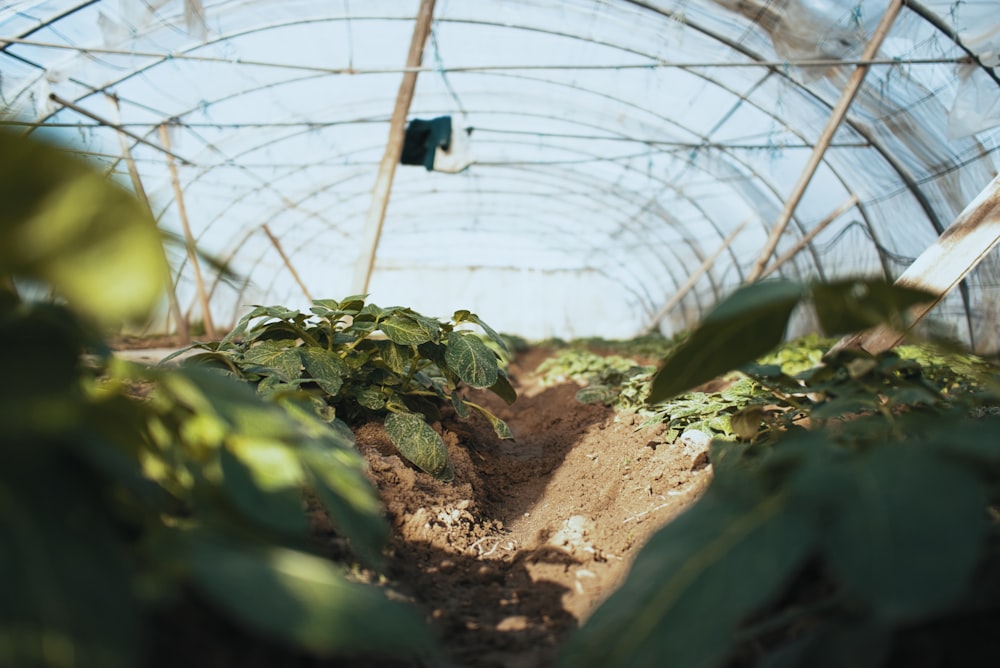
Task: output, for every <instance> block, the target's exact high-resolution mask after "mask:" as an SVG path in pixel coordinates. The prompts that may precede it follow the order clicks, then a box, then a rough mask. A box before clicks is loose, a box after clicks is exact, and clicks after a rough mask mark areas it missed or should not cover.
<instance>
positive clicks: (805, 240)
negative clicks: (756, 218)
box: [759, 194, 859, 278]
mask: <svg viewBox="0 0 1000 668" xmlns="http://www.w3.org/2000/svg"><path fill="white" fill-rule="evenodd" d="M858 201H859V200H858V196H857V195H856V194H852V195H851V196H850V197H848V198H847V200H846V201H845V202H844V203H843V204H841V205H840V206H838V207H837V208H836V209H834V210H833V213H831V214H830V215H829V216H827V217H826V218H824V219H823V220H821V221H819V223H818V224H817V225H816V227H814V228H812V229H811V230H809V232H808V233H806V235H805V236H803V237H802V238H801V239H799V241H798V243H796V244H795V245H794V246H792V247H791V248H789V249H788V250H787V251H785V252H784V254H783V255H782V256H781V257H779V258H778V259H777V260H775V261H774V262H773V263H771V264H770V265H768V267H767V269H765V270H764V271H762V272H761V273H760V276H759V278H764V277H766V276H768V275H770V274H771V273H773V272H775V271H777V269H778V268H779V267H781V265H783V264H785V263H786V262H788V261H789V260H791V259H792V258H793V257H795V255H796V254H797V253H798V252H799V251H800V250H802V249H803V248H805V247H806V246H808V245H809V243H810V242H811V241H812V240H813V239H815V238H816V237H817V235H819V233H820V232H822V231H823V230H825V229H826V228H827V227H828V226H829V225H830V223H832V222H833V221H835V220H837V219H838V218H840V217H841V216H842V215H844V214H845V213H846V212H847V211H848V210H850V209H851V208H852V207H853V206H855V205H856V204H857V203H858Z"/></svg>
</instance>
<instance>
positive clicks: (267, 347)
mask: <svg viewBox="0 0 1000 668" xmlns="http://www.w3.org/2000/svg"><path fill="white" fill-rule="evenodd" d="M243 359H244V360H245V361H246V362H249V363H250V364H256V365H259V366H262V367H264V368H267V369H272V370H274V372H275V373H277V375H278V377H279V378H281V380H283V381H285V382H291V381H292V380H295V379H296V378H298V377H299V376H300V375H301V373H302V355H301V354H300V352H299V349H298V348H295V347H291V346H287V345H281V344H279V343H275V342H272V341H263V342H261V343H258V344H257V345H255V346H253V347H252V348H250V349H249V350H247V351H246V352H244V353H243Z"/></svg>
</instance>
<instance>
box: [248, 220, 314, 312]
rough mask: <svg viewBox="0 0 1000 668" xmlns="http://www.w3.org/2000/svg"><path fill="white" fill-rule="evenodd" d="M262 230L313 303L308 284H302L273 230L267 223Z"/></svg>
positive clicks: (303, 292)
mask: <svg viewBox="0 0 1000 668" xmlns="http://www.w3.org/2000/svg"><path fill="white" fill-rule="evenodd" d="M260 228H261V229H262V230H264V234H266V235H267V238H268V239H270V240H271V244H272V245H273V246H274V250H276V251H278V255H280V256H281V259H282V261H283V262H284V263H285V266H286V267H287V268H288V271H290V272H291V274H292V278H294V279H295V282H296V283H298V284H299V287H300V288H302V294H304V295H305V296H306V299H308V300H309V301H310V302H312V300H313V298H312V295H311V294H309V288H307V287H306V284H305V283H303V282H302V279H301V278H300V277H299V272H297V271H295V267H293V266H292V261H291V260H289V259H288V256H287V255H285V251H284V249H283V248H282V247H281V243H280V242H279V241H278V238H277V237H276V236H274V235H273V234H272V233H271V228H270V227H268V226H267V223H264V224H263V225H261V226H260Z"/></svg>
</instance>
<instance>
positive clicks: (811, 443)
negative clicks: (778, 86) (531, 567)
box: [561, 280, 1000, 668]
mask: <svg viewBox="0 0 1000 668" xmlns="http://www.w3.org/2000/svg"><path fill="white" fill-rule="evenodd" d="M927 298H928V296H927V295H920V294H919V293H915V292H913V291H909V290H900V289H898V288H897V287H895V286H892V285H889V284H886V283H884V282H881V281H853V280H851V281H842V282H839V283H833V284H825V285H803V284H798V283H792V282H786V281H774V282H768V283H761V284H756V285H752V286H748V287H746V288H743V289H741V290H739V291H737V292H736V293H734V294H733V295H732V296H731V297H729V298H728V299H726V300H723V302H721V303H720V304H719V305H718V306H717V307H716V308H715V309H714V310H713V311H712V312H711V313H710V314H709V315H708V316H706V318H705V320H704V322H703V324H702V325H701V326H700V327H699V328H698V329H696V330H695V331H694V332H692V334H691V336H690V337H689V338H688V339H686V340H685V341H684V342H682V343H681V344H680V345H679V346H678V347H677V348H676V349H675V351H674V352H673V353H672V354H671V355H670V356H669V357H668V358H667V359H666V360H665V361H664V364H663V366H662V367H661V368H660V370H659V371H658V372H657V374H656V376H655V378H654V379H653V382H652V385H651V390H650V395H649V401H650V402H651V403H653V404H656V405H659V404H663V405H664V406H667V407H669V405H670V404H671V403H672V401H673V399H674V398H675V396H676V395H677V393H679V392H683V391H684V390H685V389H688V388H690V387H693V386H696V385H698V384H700V383H702V382H705V381H707V380H709V379H711V378H713V377H715V376H717V375H719V374H722V373H725V372H728V371H730V370H731V369H736V368H740V369H742V371H743V372H744V373H745V374H747V375H748V376H749V377H750V378H753V379H754V382H755V383H759V385H760V388H761V396H762V398H763V399H764V400H765V401H766V402H767V404H766V405H767V406H769V407H772V408H773V411H771V412H768V411H765V410H764V409H763V405H762V404H757V405H753V406H749V407H747V408H745V409H744V410H742V411H738V412H737V413H735V414H733V416H732V418H731V420H732V424H733V425H734V432H735V436H736V437H735V438H734V439H733V440H732V441H724V440H715V441H714V442H713V443H712V445H711V448H710V460H711V463H712V465H713V471H714V477H713V481H712V483H711V484H710V486H709V488H708V490H707V491H706V493H705V494H704V496H703V497H702V498H701V499H700V500H699V501H698V502H697V503H696V504H695V505H694V506H693V507H691V508H690V509H689V510H688V511H687V512H686V513H684V514H683V515H682V516H680V517H679V518H678V519H677V520H675V521H673V522H671V523H670V524H669V525H667V526H665V527H664V528H663V529H661V530H660V531H659V532H658V533H657V534H656V535H654V537H653V538H652V539H651V540H650V541H649V543H648V544H647V545H646V546H645V547H644V548H643V550H642V551H641V553H640V554H639V555H638V556H637V558H636V561H635V563H634V565H633V567H632V570H631V572H630V574H629V576H628V578H627V580H626V582H625V583H624V585H623V586H622V587H621V588H620V589H619V590H618V591H617V592H615V593H614V594H613V595H612V596H611V597H610V598H609V599H608V600H607V601H606V602H605V603H604V604H603V605H602V606H601V607H600V608H599V609H598V610H597V611H596V612H595V614H594V615H593V616H592V617H591V618H590V619H589V620H588V621H587V622H586V623H585V624H584V626H583V628H582V629H581V630H580V631H579V633H577V634H576V635H575V636H574V638H573V639H572V640H571V642H570V644H569V646H568V647H567V650H566V652H565V654H564V656H563V657H562V663H561V665H565V666H630V667H631V666H638V667H641V666H661V665H667V664H669V665H671V666H680V667H687V666H692V667H693V666H699V667H706V666H724V665H740V666H749V665H753V666H766V667H767V668H778V667H781V668H784V667H790V666H816V667H819V668H824V667H827V666H829V667H834V666H845V665H849V666H858V667H862V668H864V667H867V666H871V667H875V666H886V665H917V664H918V663H919V665H924V663H921V662H924V661H931V662H932V663H928V664H927V665H970V666H987V665H996V664H997V661H998V660H1000V652H998V650H997V649H996V647H995V641H994V639H993V638H992V634H991V633H989V632H986V633H983V632H982V630H980V631H979V632H978V633H976V632H972V633H970V632H969V631H968V629H969V628H970V626H971V627H972V628H974V629H983V628H985V627H984V626H983V624H986V625H989V624H990V623H995V620H997V619H1000V603H998V601H1000V586H998V585H997V583H998V582H1000V577H998V576H1000V559H998V552H997V551H996V549H995V546H996V545H997V539H998V538H1000V533H998V531H997V523H996V520H995V518H994V515H993V514H991V512H990V508H991V507H992V506H993V505H994V504H996V503H997V501H998V500H1000V447H998V443H1000V439H998V435H1000V416H998V412H1000V411H997V410H996V407H997V406H1000V381H998V376H997V373H996V370H995V368H993V367H991V366H989V365H987V364H985V363H982V362H974V361H968V360H969V359H970V358H967V357H959V358H957V359H959V360H967V361H968V363H965V364H964V367H965V369H964V370H965V371H967V372H968V373H967V374H962V373H957V372H956V369H959V367H960V366H962V364H961V363H959V364H955V365H953V366H950V367H949V366H948V365H943V364H940V363H938V362H936V360H937V359H940V358H939V357H936V356H935V357H928V359H927V360H925V361H928V362H933V363H930V364H927V366H924V365H922V364H921V363H920V362H918V361H916V360H914V359H908V358H906V357H903V356H901V355H900V354H899V353H898V352H889V353H885V354H881V355H871V354H868V353H866V352H864V351H862V350H852V349H843V350H841V351H839V352H837V353H834V354H829V355H827V356H826V357H825V358H824V359H823V360H822V364H820V365H819V366H815V367H812V366H810V367H808V368H804V367H805V365H802V367H803V370H801V371H799V372H798V373H794V374H791V373H786V372H785V371H783V370H782V368H781V366H780V365H778V364H774V365H763V364H761V363H760V362H759V360H758V358H760V356H761V355H763V354H765V353H767V352H768V351H769V350H771V349H774V348H775V347H776V346H777V345H778V344H779V343H780V341H781V337H782V335H783V332H784V328H785V326H786V325H787V321H788V317H789V316H790V314H791V311H792V309H793V308H795V307H797V306H799V305H800V304H803V303H806V302H808V303H810V305H811V306H812V307H813V308H815V309H816V311H817V312H818V313H819V315H820V318H821V321H822V322H823V323H824V325H825V327H826V328H827V331H828V333H830V334H840V333H846V332H850V331H854V330H857V329H861V328H864V327H867V326H870V325H874V324H876V323H878V322H890V323H893V324H896V325H899V324H900V322H901V319H902V318H903V316H904V314H905V311H906V309H907V308H908V307H909V306H910V305H911V304H913V303H914V302H916V301H920V300H922V299H927ZM924 350H926V349H924ZM910 352H912V351H910ZM789 370H791V369H789ZM667 410H669V408H667ZM972 620H981V623H979V624H978V626H977V625H976V624H973V623H972ZM990 620H993V622H990ZM915 639H917V640H916V641H915ZM914 648H917V649H914ZM928 650H930V652H928ZM933 661H937V662H938V663H933Z"/></svg>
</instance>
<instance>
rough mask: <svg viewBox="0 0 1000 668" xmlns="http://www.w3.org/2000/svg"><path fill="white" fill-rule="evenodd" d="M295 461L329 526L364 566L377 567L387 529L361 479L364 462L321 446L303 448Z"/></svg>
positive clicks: (366, 483) (377, 503)
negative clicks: (325, 515)
mask: <svg viewBox="0 0 1000 668" xmlns="http://www.w3.org/2000/svg"><path fill="white" fill-rule="evenodd" d="M331 433H332V432H331ZM299 457H300V460H301V463H302V466H303V468H304V470H305V472H306V476H307V481H308V483H309V486H310V488H311V489H312V490H313V491H314V492H315V493H316V496H317V497H318V498H319V500H320V502H321V503H322V504H323V507H324V509H326V512H327V514H328V515H329V517H330V520H331V522H332V523H333V526H334V527H336V529H337V530H338V531H339V532H340V533H341V534H342V535H343V536H345V537H346V538H348V539H349V540H350V541H351V546H352V547H353V548H354V551H355V552H356V553H357V554H358V556H359V557H361V559H362V560H364V561H365V563H367V564H370V565H377V564H378V563H379V562H380V561H381V550H382V547H383V545H385V542H386V540H387V539H388V537H389V527H388V525H387V524H386V522H385V519H384V518H383V516H382V504H381V502H380V499H379V496H378V492H377V491H376V490H375V488H374V487H373V486H372V484H371V482H369V480H368V478H367V477H366V476H365V463H364V459H362V458H361V455H359V454H358V453H357V452H356V451H354V450H347V449H344V448H343V447H334V446H331V444H330V443H323V442H317V443H315V444H312V445H310V446H309V447H306V448H304V449H303V451H302V452H301V453H300V455H299Z"/></svg>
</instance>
